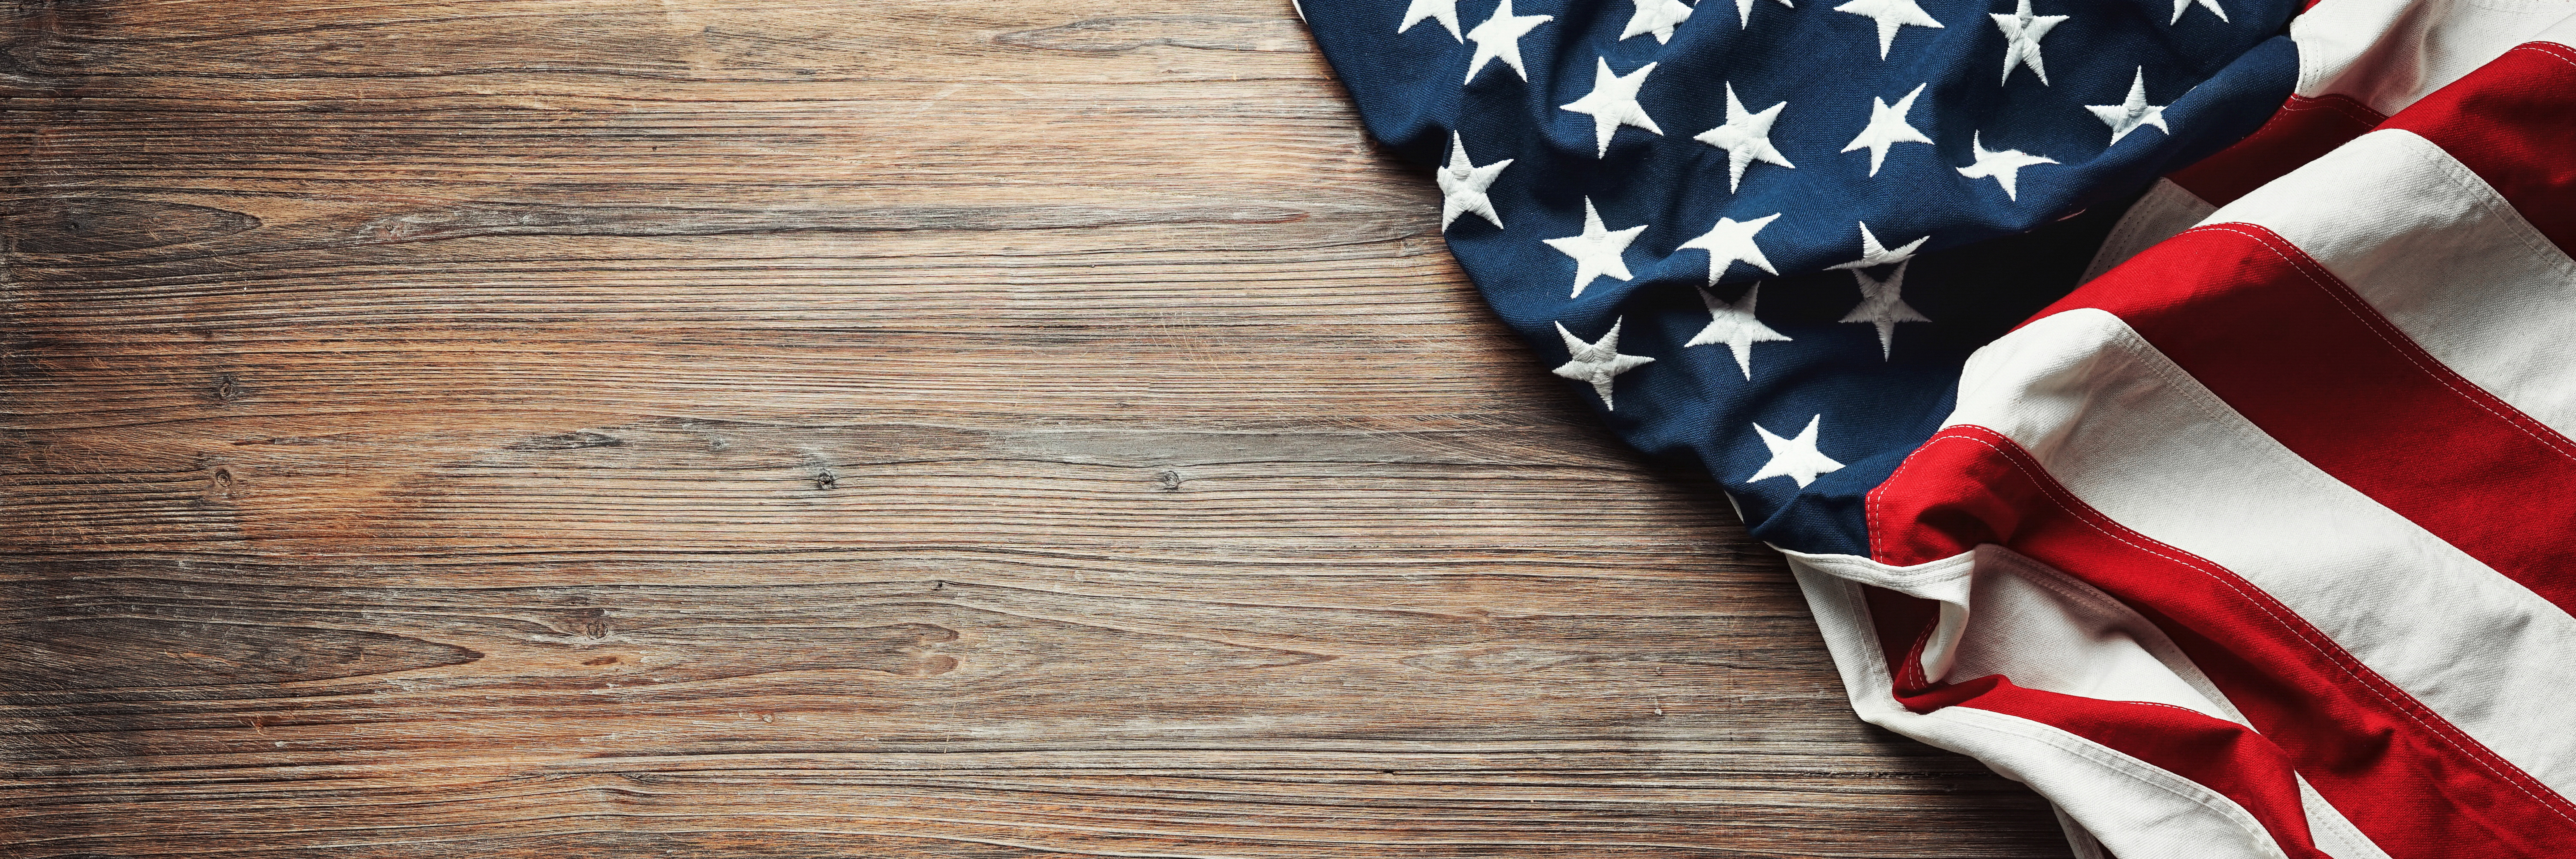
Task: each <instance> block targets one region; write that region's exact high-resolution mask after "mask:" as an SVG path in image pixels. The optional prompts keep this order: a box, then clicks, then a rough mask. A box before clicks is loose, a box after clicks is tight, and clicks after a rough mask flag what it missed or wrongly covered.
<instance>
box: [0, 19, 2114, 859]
mask: <svg viewBox="0 0 2576 859" xmlns="http://www.w3.org/2000/svg"><path fill="white" fill-rule="evenodd" d="M1389 2H1397V0H1389ZM0 6H5V7H6V8H7V9H9V12H8V16H9V19H8V21H7V22H6V23H7V27H8V33H9V36H8V41H7V43H6V45H5V46H4V47H0V87H5V89H0V93H5V95H6V97H7V101H6V110H7V122H6V125H5V128H0V134H5V135H6V136H5V138H0V181H5V183H6V186H5V188H0V192H5V194H6V195H7V197H8V199H9V201H10V204H11V208H10V214H9V220H8V222H7V229H6V233H5V235H6V237H7V241H8V256H7V269H6V282H5V290H6V292H5V295H6V299H7V305H6V308H5V310H0V312H5V314H6V318H5V337H6V339H5V355H4V356H0V382H5V385H6V391H5V408H6V411H7V413H8V414H7V416H6V421H7V423H6V429H5V435H0V455H5V458H6V459H5V462H6V465H7V473H6V477H5V486H6V492H7V495H6V497H5V507H0V541H5V544H0V547H5V551H6V557H5V561H0V718H5V731H0V752H5V760H6V770H5V772H0V777H5V778H4V780H0V855H6V856H10V857H104V856H143V855H154V856H165V855H181V856H202V855H226V856H242V857H258V856H270V855H278V856H284V855H294V856H350V857H362V856H363V857H415V856H417V857H430V856H436V857H458V856H505V857H629V856H654V857H665V856H668V857H722V856H889V857H1002V856H1031V855H1040V854H1046V855H1071V856H1100V857H1109V856H1117V857H1203V856H1205V857H1213V856H1226V857H1234V856H1244V857H1392V856H1407V857H1409V856H1426V857H1427V856H1449V855H1479V856H1556V857H1663V856H1685V855H1689V856H1703V855H1705V856H1764V857H1772V856H1781V857H1786V856H1868V857H2005V856H2013V857H2018V856H2046V855H2058V856H2062V855H2064V848H2063V847H2062V846H2060V845H2059V844H2058V842H2057V835H2056V834H2055V831H2054V826H2053V824H2051V822H2050V820H2049V817H2048V814H2047V812H2046V810H2045V807H2044V806H2043V805H2042V804H2041V803H2039V801H2038V800H2037V799H2036V798H2034V797H2032V796H2031V795H2029V794H2028V793H2027V792H2026V791H2023V790H2021V789H2020V788H2019V787H2018V786H2015V785H2012V784H2010V783H2009V782H2005V781H2003V780H2001V779H1999V778H1996V777H1994V776H1992V775H1989V774H1986V773H1985V772H1984V771H1983V770H1982V769H1981V768H1979V767H1978V766H1976V765H1975V764H1973V763H1972V762H1970V761H1968V760H1966V759H1964V758H1959V757H1955V756H1950V755H1947V754H1943V753H1939V752H1936V751H1933V750H1930V749H1927V748H1924V747H1920V746H1916V745H1913V744H1911V743H1909V742H1906V741H1903V740H1901V739H1898V738H1896V737H1894V736H1893V735H1890V734H1887V733H1885V732H1881V731H1878V730H1876V729H1873V728H1868V727H1866V726H1863V725H1861V724H1859V723H1858V722H1856V721H1855V720H1854V719H1853V718H1852V717H1851V716H1849V715H1848V713H1847V711H1846V708H1845V706H1844V704H1843V702H1842V701H1841V692H1840V690H1839V687H1838V686H1837V685H1836V683H1835V681H1834V680H1833V677H1832V675H1831V673H1830V671H1829V668H1828V666H1827V664H1826V662H1825V659H1824V656H1823V653H1822V649H1821V647H1820V645H1819V644H1818V642H1817V640H1816V638H1815V631H1814V628H1813V627H1812V625H1811V624H1810V622H1809V621H1808V620H1807V618H1806V616H1805V612H1804V610H1803V609H1802V607H1801V606H1800V604H1799V601H1798V599H1797V596H1796V593H1795V590H1794V588H1793V587H1792V586H1791V585H1790V584H1789V582H1788V580H1787V577H1786V575H1785V573H1783V572H1782V570H1781V569H1780V567H1779V566H1778V564H1777V563H1776V562H1775V561H1774V560H1773V559H1772V558H1771V557H1769V556H1768V554H1767V553H1766V552H1765V551H1764V550H1763V549H1762V548H1761V547H1760V546H1758V545H1755V544H1752V543H1750V542H1748V541H1747V540H1746V539H1745V538H1744V537H1743V534H1742V531H1741V530H1740V529H1739V528H1738V527H1737V526H1736V525H1735V523H1734V519H1733V516H1732V514H1730V513H1728V512H1727V511H1726V509H1725V505H1724V503H1723V501H1722V500H1721V499H1720V498H1719V497H1718V496H1717V495H1716V494H1715V493H1714V491H1712V490H1711V489H1710V488H1708V487H1707V486H1705V485H1690V484H1686V483H1682V482H1677V481H1675V480H1673V479H1671V478H1669V477H1667V476H1663V475H1658V474H1655V473H1653V472H1651V471H1650V470H1649V469H1648V468H1646V467H1645V466H1644V465H1643V464H1642V463H1640V462H1639V461H1637V460H1636V459H1634V458H1633V457H1631V456H1629V455H1627V454H1625V453H1623V452H1622V451H1621V450H1619V449H1618V448H1617V447H1616V446H1615V445H1614V444H1613V443H1612V442H1611V441H1610V440H1609V439H1607V438H1606V437H1605V436H1604V435H1603V434H1602V433H1600V432H1598V431H1596V430H1595V429H1594V428H1593V427H1592V425H1591V421H1590V417H1589V416H1588V414H1586V413H1585V412H1584V411H1582V409H1581V407H1580V406H1579V404H1577V403H1576V402H1575V401H1574V400H1573V399H1572V398H1571V397H1570V396H1569V395H1568V394H1567V391H1566V389H1565V388H1563V387H1562V386H1561V383H1560V382H1558V381H1557V380H1555V379H1553V378H1551V377H1549V376H1547V375H1546V373H1545V367H1546V365H1547V363H1548V361H1545V360H1541V358H1540V357H1539V356H1534V355H1532V354H1530V353H1529V352H1527V351H1526V350H1524V349H1522V348H1521V347H1520V346H1519V345H1518V344H1517V343H1515V342H1513V341H1511V340H1510V339H1508V337H1507V336H1506V334H1505V333H1504V332H1503V331H1502V330H1501V329H1500V328H1499V326H1497V325H1496V324H1494V323H1493V322H1491V321H1490V320H1489V319H1488V318H1487V316H1486V314H1485V312H1484V311H1483V310H1482V309H1481V307H1480V306H1479V305H1478V304H1477V303H1476V301H1475V298H1474V296H1473V294H1472V292H1471V291H1470V290H1469V288H1468V287H1467V286H1466V285H1465V284H1464V283H1463V281H1462V279H1461V277H1460V275H1459V273H1458V271H1457V269H1456V268H1454V267H1453V266H1452V265H1451V263H1450V262H1449V261H1448V259H1447V258H1446V256H1445V254H1444V252H1443V250H1442V247H1441V243H1440V239H1439V236H1438V233H1437V230H1436V220H1435V217H1434V215H1435V213H1436V210H1437V205H1436V197H1435V194H1434V192H1433V191H1432V189H1431V187H1430V183H1429V182H1428V181H1427V180H1426V177H1424V176H1423V175H1421V174H1420V173H1419V171H1415V170H1412V169H1409V168H1407V167H1405V166H1403V165H1401V164H1398V163H1395V162H1394V161H1392V160H1391V159H1389V158H1388V157H1386V156H1384V155H1382V154H1380V153H1379V152H1377V151H1376V150H1374V149H1373V148H1372V146H1371V145H1370V144H1369V143H1368V142H1367V141H1366V140H1365V139H1364V138H1363V136H1362V132H1361V129H1360V127H1359V125H1358V123H1357V121H1356V120H1355V118H1354V117H1353V115H1352V113H1351V111H1350V109H1349V106H1348V105H1347V104H1346V103H1345V102H1344V100H1343V97H1342V95H1341V93H1340V91H1339V90H1338V89H1337V88H1336V86H1335V84H1334V83H1333V82H1332V80H1331V79H1330V77H1329V75H1328V74H1327V71H1326V69H1325V66H1324V64H1323V63H1322V62H1321V60H1320V59H1319V58H1318V57H1317V56H1316V55H1315V54H1314V53H1313V52H1312V51H1311V48H1310V45H1309V43H1308V42H1307V40H1306V37H1305V35H1304V31H1303V30H1302V28H1301V27H1300V26H1299V25H1298V24H1297V22H1296V21H1295V20H1294V18H1293V17H1292V15H1291V13H1290V10H1289V9H1288V7H1287V6H1286V4H1285V2H1284V0H1167V2H1164V3H1160V4H1148V3H1135V2H1119V0H1047V2H1031V3H987V2H957V1H956V0H867V2H843V3H812V2H787V0H779V2H751V0H737V2H705V0H660V2H655V1H654V0H544V2H535V1H534V0H530V1H529V2H407V3H405V2H363V1H362V0H361V2H350V0H267V2H257V3H252V2H243V0H178V2H168V1H167V0H164V1H163V2H147V0H16V2H14V3H5V4H0Z"/></svg>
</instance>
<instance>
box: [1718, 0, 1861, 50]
mask: <svg viewBox="0 0 2576 859" xmlns="http://www.w3.org/2000/svg"><path fill="white" fill-rule="evenodd" d="M1780 5H1782V6H1787V7H1789V8H1791V9H1795V8H1798V4H1796V3H1791V2H1789V0H1780ZM1750 26H1753V0H1735V29H1738V30H1741V29H1744V28H1746V27H1750ZM1881 59H1884V58H1883V57H1882V58H1881Z"/></svg>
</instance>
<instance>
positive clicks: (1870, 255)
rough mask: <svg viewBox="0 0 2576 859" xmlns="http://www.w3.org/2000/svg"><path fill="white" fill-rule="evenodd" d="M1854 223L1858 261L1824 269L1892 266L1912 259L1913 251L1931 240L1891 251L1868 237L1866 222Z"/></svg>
mask: <svg viewBox="0 0 2576 859" xmlns="http://www.w3.org/2000/svg"><path fill="white" fill-rule="evenodd" d="M1854 223H1858V224H1860V259H1856V260H1852V261H1851V262H1847V263H1843V264H1841V265H1829V266H1825V267H1826V268H1847V269H1864V268H1877V267H1879V266H1883V265H1893V264H1895V263H1900V262H1904V261H1906V260H1910V259H1913V258H1914V249H1915V248H1919V247H1922V246H1923V243H1924V242H1928V241H1931V240H1932V237H1931V236H1924V237H1922V238H1919V239H1915V240H1913V241H1910V242H1906V243H1905V246H1904V247H1901V248H1897V249H1895V250H1892V251H1891V250H1888V249H1887V246H1886V245H1882V244H1879V243H1878V237H1877V236H1874V235H1870V232H1869V224H1868V223H1867V222H1861V221H1855V222H1854Z"/></svg>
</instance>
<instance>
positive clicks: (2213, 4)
mask: <svg viewBox="0 0 2576 859" xmlns="http://www.w3.org/2000/svg"><path fill="white" fill-rule="evenodd" d="M2191 3H2192V0H2174V14H2173V20H2171V21H2166V22H2165V24H2166V25H2168V26H2170V25H2173V24H2180V23H2182V12H2183V10H2184V9H2189V8H2191ZM2200 5H2201V8H2204V9H2208V10H2209V11H2210V13H2211V14H2214V15H2217V16H2218V20H2221V21H2225V20H2227V10H2225V9H2221V8H2218V0H2200Z"/></svg>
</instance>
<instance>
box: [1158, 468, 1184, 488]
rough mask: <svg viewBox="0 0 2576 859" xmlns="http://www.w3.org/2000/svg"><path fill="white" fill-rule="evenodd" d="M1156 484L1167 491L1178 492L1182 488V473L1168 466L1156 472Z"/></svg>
mask: <svg viewBox="0 0 2576 859" xmlns="http://www.w3.org/2000/svg"><path fill="white" fill-rule="evenodd" d="M1154 485H1155V486H1156V487H1157V488H1159V489H1161V490H1163V491H1165V492H1178V491H1180V489H1181V473H1180V472H1178V471H1173V470H1171V469H1168V468H1166V469H1163V470H1161V471H1157V472H1154Z"/></svg>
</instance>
